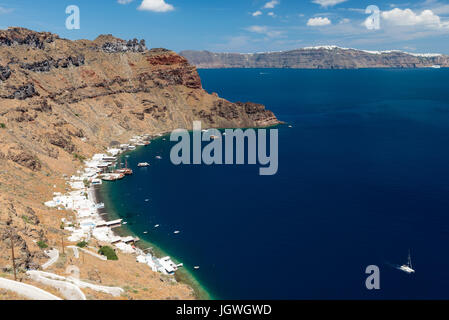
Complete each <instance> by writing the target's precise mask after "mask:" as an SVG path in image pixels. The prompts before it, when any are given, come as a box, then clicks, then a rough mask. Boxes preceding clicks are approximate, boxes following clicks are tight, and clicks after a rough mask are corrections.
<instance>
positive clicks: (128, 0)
mask: <svg viewBox="0 0 449 320" xmlns="http://www.w3.org/2000/svg"><path fill="white" fill-rule="evenodd" d="M117 2H118V3H120V4H128V3H131V2H133V0H117Z"/></svg>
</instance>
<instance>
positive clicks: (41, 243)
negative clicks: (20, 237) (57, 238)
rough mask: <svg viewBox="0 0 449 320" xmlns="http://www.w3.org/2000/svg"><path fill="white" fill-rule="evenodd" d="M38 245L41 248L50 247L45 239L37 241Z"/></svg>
mask: <svg viewBox="0 0 449 320" xmlns="http://www.w3.org/2000/svg"><path fill="white" fill-rule="evenodd" d="M36 244H37V245H38V246H39V248H41V249H45V248H48V245H47V244H46V243H45V242H44V241H42V240H41V241H38V242H37V243H36Z"/></svg>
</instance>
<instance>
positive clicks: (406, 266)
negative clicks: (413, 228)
mask: <svg viewBox="0 0 449 320" xmlns="http://www.w3.org/2000/svg"><path fill="white" fill-rule="evenodd" d="M399 270H401V271H404V272H406V273H415V270H414V269H413V267H412V258H411V256H410V250H409V251H408V261H407V264H404V265H402V266H400V267H399Z"/></svg>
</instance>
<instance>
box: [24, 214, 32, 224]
mask: <svg viewBox="0 0 449 320" xmlns="http://www.w3.org/2000/svg"><path fill="white" fill-rule="evenodd" d="M22 219H23V221H24V222H25V223H31V221H30V218H29V217H28V216H26V215H23V216H22Z"/></svg>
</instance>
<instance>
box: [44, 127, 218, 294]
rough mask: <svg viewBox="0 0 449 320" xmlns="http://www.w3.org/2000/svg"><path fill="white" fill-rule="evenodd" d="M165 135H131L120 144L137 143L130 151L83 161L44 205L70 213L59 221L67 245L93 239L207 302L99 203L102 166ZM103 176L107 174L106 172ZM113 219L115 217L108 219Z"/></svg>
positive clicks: (180, 271)
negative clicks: (70, 216)
mask: <svg viewBox="0 0 449 320" xmlns="http://www.w3.org/2000/svg"><path fill="white" fill-rule="evenodd" d="M165 135H167V133H165V134H158V135H156V136H155V135H141V136H135V137H133V138H132V139H130V143H129V144H124V145H126V146H132V145H133V144H132V143H131V141H132V140H134V142H136V140H137V143H136V146H135V147H134V148H128V147H126V148H125V150H123V149H122V148H120V149H114V148H109V149H108V150H107V153H108V154H111V155H112V156H108V155H107V154H95V155H93V156H92V157H91V158H89V159H87V160H85V161H84V171H83V172H81V171H78V173H77V174H76V175H73V176H71V177H70V178H67V179H66V180H67V184H69V185H70V187H71V188H70V189H69V190H67V192H66V193H64V194H63V193H60V192H54V193H53V199H52V200H49V201H47V202H45V206H47V207H51V208H58V209H59V210H71V211H73V212H74V213H75V220H73V221H72V220H71V219H70V221H69V220H67V219H65V218H63V219H61V225H62V226H63V227H61V228H63V229H64V230H66V231H69V232H70V233H71V235H70V236H69V237H68V241H69V242H72V243H78V242H81V241H89V240H90V239H91V238H95V239H96V240H97V241H99V242H103V243H105V244H106V245H109V246H111V247H113V248H114V250H119V251H121V252H122V253H124V254H130V255H133V256H135V259H136V260H135V263H141V264H146V265H147V267H148V268H149V270H152V272H155V273H159V274H161V275H166V276H168V277H173V280H174V281H175V282H179V283H182V284H185V285H187V286H188V287H189V288H190V289H191V290H192V294H193V298H195V299H196V300H210V299H212V296H211V295H210V294H209V293H208V291H207V290H206V289H205V288H204V287H203V286H202V285H201V284H200V283H199V282H198V280H196V278H195V277H194V276H193V275H192V274H191V273H189V272H188V271H187V270H185V269H184V268H182V264H179V263H177V262H176V263H175V262H174V260H175V259H171V257H170V256H164V255H163V254H164V250H162V249H161V248H159V247H158V246H157V245H155V244H153V243H151V242H148V241H145V240H140V239H139V238H138V237H136V236H135V233H134V232H133V231H132V230H131V229H129V228H126V226H125V225H123V224H122V221H123V219H121V218H120V217H119V214H118V213H117V212H115V210H114V211H110V212H106V210H105V204H104V203H103V202H99V201H101V200H103V195H102V194H101V192H102V191H104V188H101V186H102V184H103V181H102V180H103V178H104V175H105V173H104V171H105V170H104V169H105V168H106V166H107V167H108V168H109V167H112V166H114V165H116V163H117V161H121V157H122V156H123V155H124V154H129V153H130V151H134V150H136V149H138V148H139V147H140V146H144V145H148V144H149V143H147V144H142V142H145V141H147V142H150V143H151V141H153V140H155V139H157V138H161V139H162V138H163V137H165ZM106 175H108V174H107V173H106ZM94 182H96V183H94ZM105 213H107V214H105ZM115 216H116V217H117V218H115V219H114V220H112V218H114V217H115ZM139 242H140V243H139ZM138 243H139V244H138ZM142 244H143V245H144V244H147V246H146V248H145V247H142ZM148 247H151V250H150V251H148ZM161 257H163V258H161ZM175 261H176V260H175Z"/></svg>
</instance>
